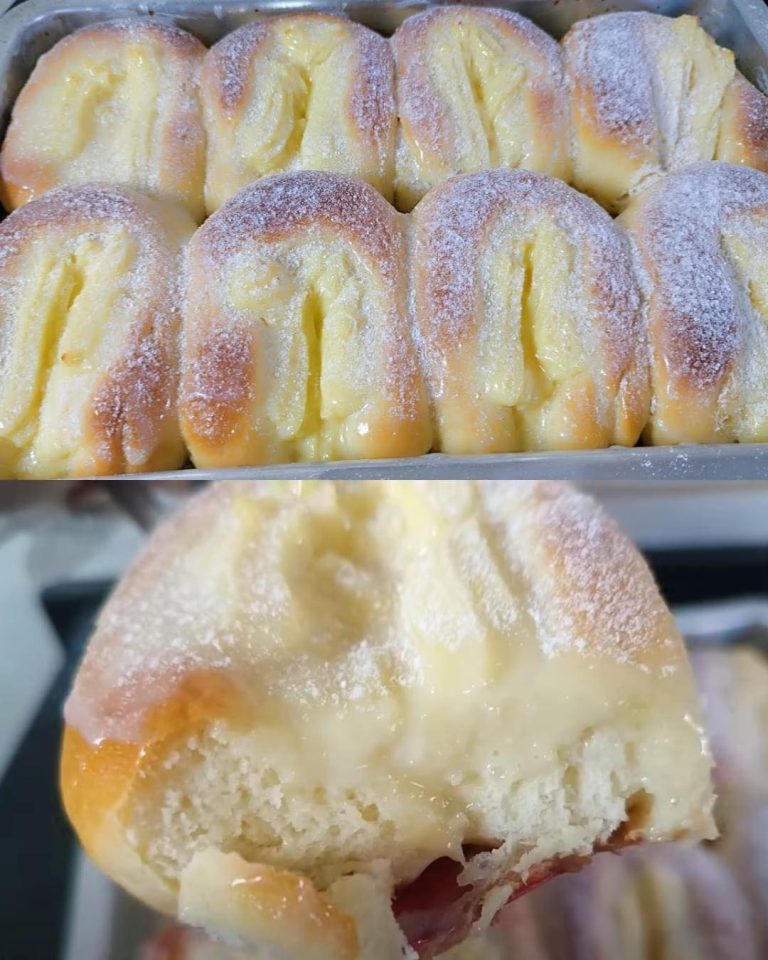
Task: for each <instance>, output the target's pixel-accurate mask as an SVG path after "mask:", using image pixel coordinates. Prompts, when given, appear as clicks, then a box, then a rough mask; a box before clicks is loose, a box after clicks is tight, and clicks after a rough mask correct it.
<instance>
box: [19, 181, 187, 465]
mask: <svg viewBox="0 0 768 960" xmlns="http://www.w3.org/2000/svg"><path fill="white" fill-rule="evenodd" d="M193 230H194V223H193V222H192V220H191V218H190V217H189V215H188V214H187V213H185V212H184V211H183V210H182V209H181V208H180V207H178V206H176V205H171V204H163V203H162V202H161V201H156V200H152V199H150V198H148V197H144V196H141V195H139V194H134V193H131V192H130V191H127V190H119V189H117V188H113V187H93V186H79V187H61V188H59V189H57V190H52V191H50V192H49V193H46V194H45V195H44V196H42V197H40V198H39V199H38V200H34V201H32V203H30V204H28V205H27V206H25V207H22V208H21V209H20V210H17V211H16V212H15V213H13V214H11V216H10V217H8V218H7V219H6V220H5V221H3V222H2V223H0V317H2V320H0V476H3V477H30V478H38V479H44V478H51V477H66V476H87V475H92V474H112V473H133V472H137V471H143V470H162V469H174V468H176V467H179V466H181V464H182V463H183V461H184V447H183V443H182V440H181V434H180V430H179V424H178V417H177V412H176V390H177V381H178V346H177V338H178V332H179V312H180V311H179V309H178V276H179V271H180V265H181V264H180V250H181V247H182V245H183V243H184V242H185V241H186V240H187V239H188V238H189V236H190V235H191V234H192V231H193Z"/></svg>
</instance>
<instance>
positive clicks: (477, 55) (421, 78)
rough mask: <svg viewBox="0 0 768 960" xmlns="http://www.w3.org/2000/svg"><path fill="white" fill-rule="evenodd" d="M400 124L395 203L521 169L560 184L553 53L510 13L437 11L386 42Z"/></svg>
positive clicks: (561, 104) (562, 103) (564, 171)
mask: <svg viewBox="0 0 768 960" xmlns="http://www.w3.org/2000/svg"><path fill="white" fill-rule="evenodd" d="M392 45H393V49H394V53H395V59H396V63H397V94H398V112H399V117H400V123H399V126H398V133H397V154H396V180H395V202H396V204H397V206H398V207H399V208H400V209H401V210H410V209H411V208H412V207H413V206H414V205H415V204H416V202H417V201H418V200H419V199H420V198H421V197H423V196H424V194H425V193H426V192H427V191H428V190H429V189H430V188H431V187H433V186H435V185H436V184H438V183H440V182H441V181H443V180H445V179H447V178H448V177H451V176H453V175H454V174H458V173H473V172H474V171H477V170H487V169H489V168H491V167H524V168H525V169H528V170H538V171H540V172H542V173H547V174H550V175H551V176H553V177H560V178H562V179H566V180H567V179H568V177H569V175H570V159H569V155H568V104H567V97H566V90H565V84H564V80H563V68H562V61H561V56H560V49H559V47H558V45H557V43H556V42H555V41H554V40H553V39H552V38H551V37H550V36H548V35H547V34H546V33H544V31H543V30H540V29H539V28H538V27H537V26H535V25H534V24H533V23H531V21H530V20H526V19H525V17H521V16H520V15H519V14H517V13H512V12H511V11H509V10H495V9H487V8H486V9H478V8H466V7H459V6H449V7H438V8H437V9H433V10H428V11H426V12H425V13H420V14H417V15H416V16H413V17H409V18H408V19H407V20H406V21H405V22H404V23H403V24H402V26H400V28H399V29H398V30H397V31H396V33H395V35H394V37H393V38H392Z"/></svg>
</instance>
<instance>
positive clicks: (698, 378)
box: [621, 163, 768, 443]
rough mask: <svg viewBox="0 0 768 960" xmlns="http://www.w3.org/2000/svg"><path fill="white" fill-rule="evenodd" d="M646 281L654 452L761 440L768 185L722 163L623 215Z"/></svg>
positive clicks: (764, 434)
mask: <svg viewBox="0 0 768 960" xmlns="http://www.w3.org/2000/svg"><path fill="white" fill-rule="evenodd" d="M621 219H622V222H623V223H624V225H625V226H626V227H627V229H628V230H629V231H630V233H631V234H632V236H633V238H634V241H635V243H636V246H637V249H638V251H639V260H640V263H641V266H642V269H643V270H644V272H645V277H644V281H643V282H644V283H645V285H646V302H647V308H646V309H647V315H648V330H649V334H650V346H651V372H652V380H653V392H654V404H653V408H652V413H651V418H650V422H649V426H648V431H647V433H648V438H649V440H650V441H651V442H652V443H715V442H723V441H742V442H756V441H760V440H765V439H767V438H768V414H767V413H766V399H767V398H768V392H767V391H766V388H765V385H764V384H765V364H766V362H768V340H767V338H766V336H765V329H766V327H765V320H766V314H767V313H768V300H767V299H766V296H765V293H764V290H765V285H766V273H765V270H766V268H765V258H764V250H765V243H766V237H768V232H767V231H768V176H766V174H764V173H760V172H759V171H757V170H750V169H748V168H746V167H743V166H735V165H731V164H725V163H708V164H695V165H692V166H690V167H687V168H685V169H683V170H680V171H677V172H675V173H673V174H670V175H669V176H667V177H666V178H665V179H664V180H662V181H661V182H660V183H659V184H657V185H655V186H654V187H652V188H651V189H649V190H647V191H646V192H645V193H644V194H642V195H641V196H640V197H638V198H636V200H635V201H634V202H633V203H632V205H631V206H630V207H629V208H628V209H627V210H626V211H625V213H624V214H623V215H622V218H621Z"/></svg>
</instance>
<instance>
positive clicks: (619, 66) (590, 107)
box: [563, 12, 768, 212]
mask: <svg viewBox="0 0 768 960" xmlns="http://www.w3.org/2000/svg"><path fill="white" fill-rule="evenodd" d="M563 52H564V57H565V71H566V76H567V79H568V83H569V88H570V103H571V122H572V136H573V146H572V152H573V163H574V166H573V180H572V183H573V184H574V186H575V187H577V188H578V189H579V190H583V191H584V192H585V193H588V194H590V195H591V196H593V197H595V199H596V200H598V201H599V202H600V203H601V204H603V206H605V207H607V208H608V209H609V210H611V211H613V212H617V211H619V210H622V209H623V208H624V207H625V206H626V205H627V203H628V202H629V201H630V200H631V199H632V197H634V196H635V195H636V194H638V193H639V192H640V191H642V190H643V189H645V188H646V187H647V186H649V185H650V184H652V183H653V182H654V181H656V180H657V179H658V178H659V177H661V176H663V175H664V174H665V173H669V172H670V171H673V170H677V169H679V168H681V167H684V166H686V165H687V164H690V163H694V162H696V161H699V160H727V161H730V162H734V163H743V164H747V165H749V166H754V167H758V168H761V169H766V170H768V98H767V97H765V96H764V95H763V94H762V93H760V91H759V90H757V89H756V88H754V87H753V86H752V85H751V84H749V83H748V82H747V81H746V80H745V79H744V77H742V76H741V74H740V73H739V71H738V70H737V69H736V65H735V60H734V56H733V53H732V52H731V51H730V50H726V49H725V48H724V47H720V46H718V44H717V43H716V42H715V40H714V39H713V38H712V37H711V36H710V35H709V34H708V33H706V31H704V30H703V29H702V28H701V26H700V25H699V21H698V19H697V18H696V17H691V16H682V17H677V18H672V17H664V16H660V15H658V14H652V13H646V12H640V13H610V14H605V15H603V16H599V17H592V18H591V19H588V20H580V21H578V22H577V23H576V24H574V26H573V27H571V29H570V30H569V31H568V33H567V34H566V36H565V38H564V39H563Z"/></svg>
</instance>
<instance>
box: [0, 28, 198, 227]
mask: <svg viewBox="0 0 768 960" xmlns="http://www.w3.org/2000/svg"><path fill="white" fill-rule="evenodd" d="M204 55H205V47H204V46H203V45H202V44H201V43H200V42H199V41H198V40H196V39H195V38H194V37H193V36H191V35H190V34H188V33H185V32H184V31H183V30H179V29H177V28H176V27H172V26H169V25H168V24H165V23H158V22H157V21H156V20H153V19H135V20H118V21H114V22H107V23H95V24H92V25H91V26H88V27H83V28H82V29H81V30H76V31H75V32H74V33H72V34H70V35H69V36H68V37H65V38H64V39H63V40H60V41H59V42H58V43H57V44H56V45H55V46H54V47H53V49H52V50H51V51H50V52H49V53H47V54H45V55H44V56H43V57H41V58H40V59H39V60H38V62H37V65H36V66H35V69H34V70H33V71H32V76H31V77H30V78H29V80H28V81H27V83H26V85H25V86H24V89H23V90H22V91H21V93H20V94H19V97H18V99H17V100H16V103H15V105H14V108H13V116H12V119H11V124H10V126H9V128H8V132H7V134H6V137H5V142H4V144H3V148H2V153H0V177H1V178H2V180H1V182H0V190H1V192H2V200H3V203H4V204H5V206H6V208H7V209H8V210H14V209H15V208H16V207H20V206H21V205H22V204H24V203H27V202H28V201H29V200H32V199H33V198H34V197H37V196H39V195H40V194H41V193H44V192H45V191H46V190H50V189H51V188H52V187H56V186H59V185H61V184H73V183H92V182H97V181H98V182H104V183H110V184H115V185H117V186H127V187H132V188H134V189H136V190H140V191H142V192H144V193H149V194H151V195H153V196H157V197H160V198H163V199H166V200H168V199H170V200H175V201H178V202H179V203H181V204H182V205H183V206H185V207H186V208H187V210H189V212H190V213H191V214H192V216H193V217H195V218H196V219H197V220H198V221H199V220H202V218H203V214H204V209H203V178H204V164H205V150H204V139H203V129H202V119H201V116H200V105H199V98H198V89H197V85H198V73H199V69H200V65H201V63H202V59H203V56H204Z"/></svg>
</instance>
